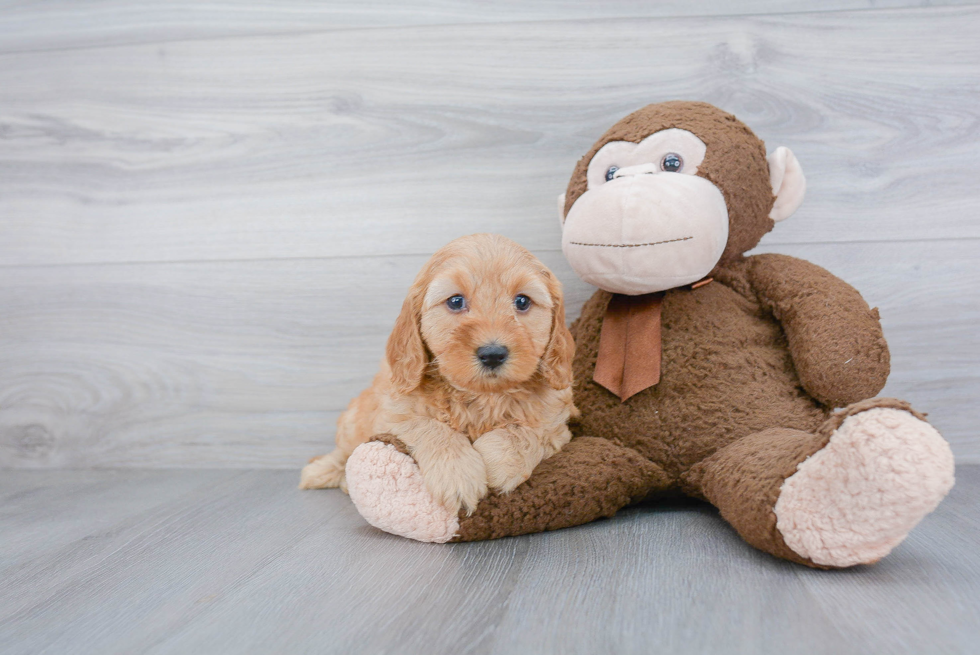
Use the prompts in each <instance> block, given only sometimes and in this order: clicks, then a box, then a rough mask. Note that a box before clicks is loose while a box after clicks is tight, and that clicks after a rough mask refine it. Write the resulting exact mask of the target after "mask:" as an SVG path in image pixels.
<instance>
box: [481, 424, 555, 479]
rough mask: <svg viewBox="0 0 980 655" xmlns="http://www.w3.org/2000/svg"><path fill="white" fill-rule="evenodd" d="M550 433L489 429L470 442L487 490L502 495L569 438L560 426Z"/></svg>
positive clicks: (514, 426)
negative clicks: (482, 467) (479, 459)
mask: <svg viewBox="0 0 980 655" xmlns="http://www.w3.org/2000/svg"><path fill="white" fill-rule="evenodd" d="M552 432H555V434H550V433H549V434H542V433H541V431H540V430H535V429H532V428H529V427H525V426H520V425H510V426H507V427H506V428H498V429H496V430H491V431H490V432H487V433H486V434H484V435H482V436H481V437H480V438H479V439H477V440H476V441H474V442H473V448H475V449H476V451H477V452H478V453H480V455H481V456H482V457H483V461H484V462H485V463H486V466H487V481H488V483H489V484H490V487H491V488H492V489H497V490H499V491H501V492H503V493H508V492H510V491H513V490H514V489H515V488H516V487H517V486H518V485H519V484H521V483H522V482H524V481H525V480H527V479H528V478H529V477H531V472H532V471H534V468H535V467H536V466H537V465H538V464H540V463H541V460H543V459H545V458H546V457H550V456H551V455H553V454H555V453H556V452H557V451H558V449H559V448H561V447H562V446H563V445H565V444H566V443H568V440H569V438H571V434H569V433H568V428H566V427H565V426H564V425H562V426H561V428H560V429H559V430H555V431H552ZM559 433H561V434H559ZM566 435H567V436H566Z"/></svg>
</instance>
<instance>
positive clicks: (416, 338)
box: [385, 284, 429, 393]
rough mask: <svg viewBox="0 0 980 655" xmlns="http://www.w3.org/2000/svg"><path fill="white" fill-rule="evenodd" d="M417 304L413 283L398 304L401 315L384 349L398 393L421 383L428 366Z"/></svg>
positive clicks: (418, 292)
mask: <svg viewBox="0 0 980 655" xmlns="http://www.w3.org/2000/svg"><path fill="white" fill-rule="evenodd" d="M421 305H422V293H421V292H420V291H419V289H418V285H417V284H416V285H415V286H413V287H412V290H411V291H410V292H409V294H408V296H407V297H406V298H405V302H404V303H403V304H402V313H401V314H399V315H398V320H396V321H395V328H394V329H393V330H392V331H391V336H389V337H388V345H387V347H386V348H385V356H386V357H387V359H388V367H389V368H390V369H391V381H392V383H393V384H394V385H395V389H396V390H397V391H399V392H400V393H410V392H412V391H414V390H415V389H416V388H417V387H418V386H419V385H420V384H422V376H423V375H424V374H425V368H426V366H428V364H429V358H428V355H427V354H426V351H425V344H424V343H423V342H422V331H421V318H422V316H421V313H422V306H421Z"/></svg>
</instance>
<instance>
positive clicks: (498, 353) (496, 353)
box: [476, 343, 509, 371]
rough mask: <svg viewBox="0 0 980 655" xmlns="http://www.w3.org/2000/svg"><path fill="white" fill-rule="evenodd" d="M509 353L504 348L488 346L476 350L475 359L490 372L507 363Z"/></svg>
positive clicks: (494, 345) (495, 345)
mask: <svg viewBox="0 0 980 655" xmlns="http://www.w3.org/2000/svg"><path fill="white" fill-rule="evenodd" d="M508 354H509V351H508V350H507V347H506V346H499V345H497V344H495V343H494V344H490V345H489V346H480V347H479V348H477V349H476V357H477V359H479V360H480V363H481V364H483V366H484V367H485V368H488V369H490V370H491V371H492V370H494V369H495V368H497V367H498V366H500V365H501V364H503V363H504V362H506V361H507V355H508Z"/></svg>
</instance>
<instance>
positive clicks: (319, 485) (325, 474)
mask: <svg viewBox="0 0 980 655" xmlns="http://www.w3.org/2000/svg"><path fill="white" fill-rule="evenodd" d="M346 461H347V458H346V457H344V456H343V454H342V453H340V451H337V450H335V451H333V452H332V453H330V454H329V455H321V456H320V457H314V458H313V459H311V460H310V463H309V464H307V465H306V466H304V467H303V470H302V472H301V473H300V474H299V488H300V489H326V488H329V487H340V488H341V489H343V490H344V492H345V493H346V492H347V484H346V481H345V480H344V464H345V463H346Z"/></svg>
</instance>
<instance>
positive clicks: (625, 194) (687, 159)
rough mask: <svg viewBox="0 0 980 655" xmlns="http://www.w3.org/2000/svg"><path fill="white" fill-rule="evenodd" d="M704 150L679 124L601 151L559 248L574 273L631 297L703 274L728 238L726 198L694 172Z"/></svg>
mask: <svg viewBox="0 0 980 655" xmlns="http://www.w3.org/2000/svg"><path fill="white" fill-rule="evenodd" d="M706 151H707V148H706V146H705V144H704V142H703V141H701V139H699V138H698V137H697V136H696V135H695V134H693V133H692V132H689V131H687V130H681V129H677V128H671V129H666V130H661V131H659V132H657V133H655V134H652V135H650V136H648V137H647V138H645V139H644V140H643V141H641V142H640V143H633V142H630V141H611V142H609V143H607V144H605V145H604V146H603V147H602V148H600V149H599V151H598V152H596V154H595V155H594V156H593V157H592V160H591V161H590V162H589V165H588V170H587V173H586V178H587V182H588V189H587V190H586V192H585V193H583V194H582V195H581V196H579V198H578V199H577V200H576V201H575V204H573V205H572V207H571V209H570V210H569V212H568V215H567V216H566V217H565V222H564V229H563V234H562V250H563V251H564V253H565V257H566V258H567V259H568V262H569V264H571V266H572V268H573V269H574V270H575V272H576V273H578V275H579V276H580V277H582V279H584V280H585V281H586V282H590V283H591V284H594V285H596V286H598V287H600V288H603V289H606V290H607V291H612V292H614V293H623V294H628V295H639V294H643V293H652V292H654V291H663V290H665V289H672V288H674V287H679V286H683V285H685V284H690V283H692V282H696V281H698V280H700V279H701V278H703V277H704V276H706V275H707V274H708V273H709V272H710V271H711V269H712V268H714V266H715V264H717V263H718V260H719V259H720V258H721V256H722V253H723V252H724V250H725V244H726V243H727V242H728V209H727V207H726V205H725V197H724V195H723V194H722V192H721V191H720V190H719V189H718V187H716V186H715V185H714V184H713V183H712V182H711V181H709V180H708V179H706V178H704V177H701V176H698V175H697V172H698V166H699V165H700V164H701V163H702V161H704V157H705V153H706Z"/></svg>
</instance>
